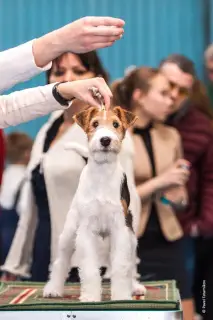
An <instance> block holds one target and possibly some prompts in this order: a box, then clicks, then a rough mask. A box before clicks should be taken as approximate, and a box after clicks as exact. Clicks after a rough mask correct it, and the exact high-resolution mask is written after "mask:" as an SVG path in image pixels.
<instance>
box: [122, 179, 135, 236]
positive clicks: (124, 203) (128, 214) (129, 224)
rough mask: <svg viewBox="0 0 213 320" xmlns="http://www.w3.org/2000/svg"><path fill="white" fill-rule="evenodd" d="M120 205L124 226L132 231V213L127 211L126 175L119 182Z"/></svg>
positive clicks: (128, 197) (128, 202) (127, 190)
mask: <svg viewBox="0 0 213 320" xmlns="http://www.w3.org/2000/svg"><path fill="white" fill-rule="evenodd" d="M121 204H122V207H123V211H124V216H125V222H126V226H127V227H128V228H130V229H131V230H132V231H133V226H132V213H131V211H130V210H129V205H130V193H129V188H128V184H127V177H126V174H124V175H123V180H122V182H121Z"/></svg>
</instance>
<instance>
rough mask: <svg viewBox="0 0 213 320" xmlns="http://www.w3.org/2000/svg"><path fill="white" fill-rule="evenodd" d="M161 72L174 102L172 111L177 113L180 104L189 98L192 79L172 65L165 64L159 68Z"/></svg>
mask: <svg viewBox="0 0 213 320" xmlns="http://www.w3.org/2000/svg"><path fill="white" fill-rule="evenodd" d="M161 72H162V74H163V75H164V76H165V77H166V78H167V79H168V81H169V84H170V87H171V97H172V99H173V101H174V109H173V111H177V110H178V109H179V108H181V106H182V103H183V102H184V101H185V100H186V99H188V98H189V95H190V93H191V89H192V86H193V83H194V78H193V76H192V75H190V74H188V73H185V72H183V71H182V70H181V69H180V68H179V67H178V66H177V65H176V64H174V63H165V64H164V65H163V66H162V67H161Z"/></svg>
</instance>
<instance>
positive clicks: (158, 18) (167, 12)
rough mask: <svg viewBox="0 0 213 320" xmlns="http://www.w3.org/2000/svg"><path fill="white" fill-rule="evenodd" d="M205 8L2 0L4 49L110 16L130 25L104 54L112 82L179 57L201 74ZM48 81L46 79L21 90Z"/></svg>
mask: <svg viewBox="0 0 213 320" xmlns="http://www.w3.org/2000/svg"><path fill="white" fill-rule="evenodd" d="M202 4H203V3H202V0H0V50H3V49H6V48H9V47H12V46H15V45H18V44H20V43H22V42H24V41H27V40H30V39H32V38H34V37H37V36H39V35H41V34H43V33H46V32H48V31H50V30H52V29H54V28H58V27H60V26H62V25H64V24H66V23H69V22H70V21H72V20H75V19H77V18H79V17H82V16H86V15H102V16H103V15H110V16H117V17H121V18H123V19H124V20H125V21H126V26H125V35H124V37H123V39H122V40H121V41H119V42H118V43H117V44H116V45H114V46H113V47H111V48H107V49H104V50H103V49H102V50H100V55H101V57H102V59H103V62H104V64H105V66H106V67H107V69H108V70H109V72H110V75H111V79H112V80H113V79H116V78H118V77H121V76H122V75H123V72H124V69H125V68H126V67H128V66H129V65H142V64H143V65H150V66H157V65H158V63H159V61H160V60H161V59H162V58H163V57H165V56H166V55H168V54H170V53H174V52H179V53H183V54H185V55H187V56H189V57H190V58H192V59H193V60H194V61H195V63H196V65H197V69H198V73H199V74H200V75H201V74H202V54H203V49H204V48H203V23H202V18H203V17H202ZM2 76H3V75H2ZM44 82H45V80H44V76H43V75H42V76H39V77H36V78H35V79H33V80H31V81H29V82H28V83H25V84H22V85H18V86H17V87H16V89H20V88H24V87H29V86H36V85H39V84H44ZM45 119H46V118H45ZM43 122H44V119H39V120H36V121H32V122H31V123H29V124H24V125H21V126H19V127H18V128H19V129H20V130H25V131H27V132H29V133H30V134H31V135H32V136H35V134H36V132H37V131H38V129H39V128H40V126H41V124H42V123H43ZM10 130H11V129H8V131H10Z"/></svg>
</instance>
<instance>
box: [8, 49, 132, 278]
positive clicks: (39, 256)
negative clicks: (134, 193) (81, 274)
mask: <svg viewBox="0 0 213 320" xmlns="http://www.w3.org/2000/svg"><path fill="white" fill-rule="evenodd" d="M94 76H102V77H103V78H104V79H105V81H106V83H107V82H108V74H107V72H106V71H105V70H104V68H103V66H102V64H101V61H100V60H99V57H98V55H97V53H96V52H95V51H93V52H90V53H85V54H80V55H78V54H73V53H66V54H63V55H62V56H61V57H59V58H58V59H56V60H54V61H53V65H52V68H51V69H50V71H49V72H48V73H47V82H48V83H52V82H58V81H59V82H60V81H78V80H82V79H88V78H91V77H94ZM82 107H85V105H82V102H81V101H78V100H75V101H74V102H73V105H72V108H70V109H67V110H66V111H64V112H59V113H58V112H57V113H54V114H52V116H51V117H50V119H49V120H48V121H47V123H46V124H45V125H44V126H43V127H42V128H41V130H40V131H39V133H38V135H37V137H36V139H35V142H34V146H33V150H32V155H31V159H30V163H29V165H28V170H27V171H28V176H29V179H28V181H26V184H25V185H24V186H23V190H22V194H21V199H20V207H21V209H20V212H21V219H20V221H19V225H18V228H17V232H16V235H15V238H14V241H13V244H12V247H11V250H10V252H9V255H8V257H7V259H6V261H5V264H4V265H3V266H2V270H4V271H5V272H7V273H10V274H13V275H16V276H21V277H30V279H31V280H32V281H46V280H47V279H48V273H49V266H50V265H51V263H52V262H53V261H54V259H55V256H56V250H57V245H58V238H59V235H60V233H61V232H62V229H63V226H64V222H65V217H66V215H67V212H68V210H69V206H70V203H71V201H72V199H73V196H74V194H75V191H76V188H77V186H78V181H79V177H80V174H81V171H82V169H83V167H84V166H85V164H86V162H87V159H85V158H82V156H80V155H79V154H78V153H76V152H75V151H74V150H68V149H66V145H67V144H69V143H70V142H72V141H75V142H77V143H79V144H81V145H83V146H85V147H87V145H88V142H87V136H86V134H85V133H84V131H83V130H82V129H81V128H80V127H79V126H78V125H77V124H75V123H74V122H73V115H74V114H75V113H76V112H78V111H80V110H81V108H82ZM125 141H126V140H125ZM130 149H131V148H129V145H128V141H127V145H126V147H125V150H126V151H125V152H126V153H125V157H123V158H124V159H125V162H126V161H127V160H128V157H129V154H130V153H131V151H130ZM130 156H131V155H130ZM130 172H131V169H130ZM76 261H77V257H76V258H75V257H74V258H73V259H72V265H74V266H77V262H76ZM31 262H32V264H31ZM69 280H71V281H77V280H78V273H77V269H73V272H72V273H71V276H70V278H69Z"/></svg>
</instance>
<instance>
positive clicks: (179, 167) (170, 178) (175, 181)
mask: <svg viewBox="0 0 213 320" xmlns="http://www.w3.org/2000/svg"><path fill="white" fill-rule="evenodd" d="M189 169H190V163H189V162H188V161H187V160H184V159H179V160H177V161H176V162H175V164H174V165H173V166H172V167H171V168H169V169H168V170H166V171H165V172H164V173H163V174H161V175H160V176H158V183H159V185H161V188H167V187H171V186H183V185H185V184H186V182H187V180H188V178H189V175H190V170H189Z"/></svg>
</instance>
